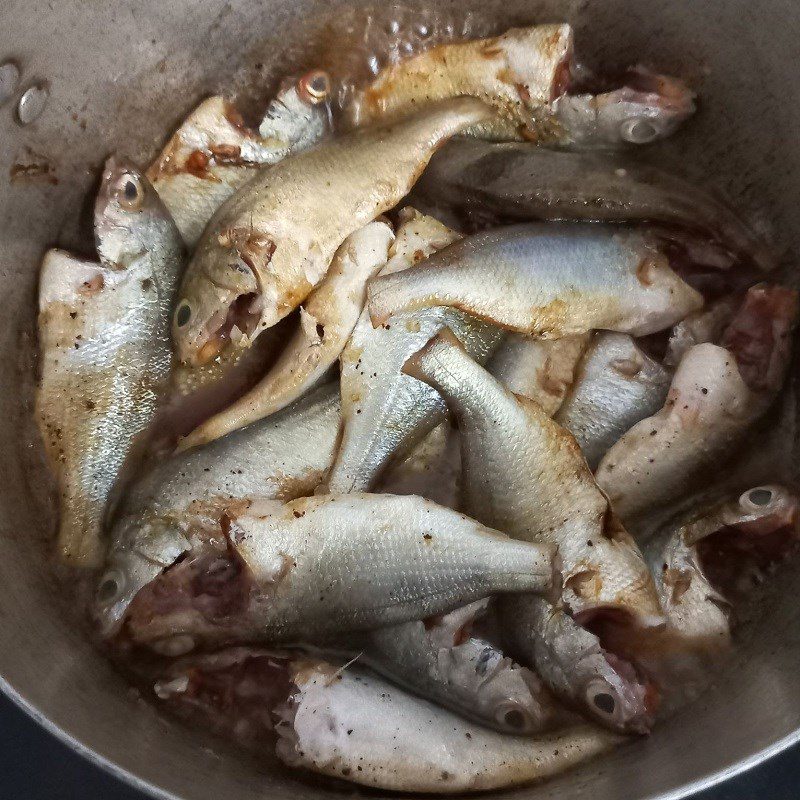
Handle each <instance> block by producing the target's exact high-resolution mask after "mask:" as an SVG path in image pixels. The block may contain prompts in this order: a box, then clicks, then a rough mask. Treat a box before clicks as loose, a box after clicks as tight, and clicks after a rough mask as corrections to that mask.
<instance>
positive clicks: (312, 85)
mask: <svg viewBox="0 0 800 800" xmlns="http://www.w3.org/2000/svg"><path fill="white" fill-rule="evenodd" d="M298 88H299V93H300V95H301V97H302V98H303V99H304V100H306V101H307V102H309V103H311V104H312V105H317V104H319V103H321V102H323V101H324V100H326V99H327V97H328V95H329V94H330V92H331V79H330V76H329V75H328V73H327V72H323V71H322V70H315V71H314V72H309V73H308V74H307V75H304V76H303V77H302V78H301V79H300V81H299V87H298Z"/></svg>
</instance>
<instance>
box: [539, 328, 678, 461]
mask: <svg viewBox="0 0 800 800" xmlns="http://www.w3.org/2000/svg"><path fill="white" fill-rule="evenodd" d="M556 341H558V340H556ZM671 380H672V372H671V370H668V369H666V368H665V367H664V366H663V365H662V364H659V363H658V362H657V361H655V360H654V359H652V358H650V357H649V356H648V355H647V353H645V352H644V350H642V348H641V347H639V346H638V345H637V344H636V340H635V339H633V337H631V336H629V335H628V334H625V333H611V332H608V331H601V332H599V333H597V334H596V335H595V337H594V338H593V339H592V341H591V344H589V346H588V348H587V349H586V352H585V353H584V355H583V359H582V360H581V362H580V364H579V366H578V368H577V370H576V371H575V380H574V382H573V383H572V385H571V387H570V388H569V390H568V391H567V393H566V397H565V399H564V401H563V402H562V404H561V406H560V408H559V409H558V412H557V413H556V414H555V417H554V419H555V421H556V422H557V423H558V424H559V425H561V426H562V427H564V428H566V429H567V430H568V431H569V432H570V433H571V434H572V435H573V436H574V437H575V441H576V442H577V443H578V446H579V447H580V448H581V452H582V453H583V456H584V458H585V459H586V461H587V463H588V464H589V467H590V469H595V468H596V467H597V465H598V463H599V462H600V459H601V458H602V457H603V456H604V455H605V453H606V451H607V450H608V449H609V448H610V447H611V446H612V445H613V444H614V443H615V442H616V441H617V440H618V439H619V438H620V437H621V436H622V435H623V434H624V433H625V432H626V431H628V430H629V429H630V428H632V427H633V426H634V425H635V424H636V423H637V422H639V421H640V420H642V419H645V418H646V417H649V416H651V415H652V414H654V413H655V412H656V411H658V409H660V408H661V406H663V405H664V401H665V400H666V398H667V392H668V391H669V386H670V382H671Z"/></svg>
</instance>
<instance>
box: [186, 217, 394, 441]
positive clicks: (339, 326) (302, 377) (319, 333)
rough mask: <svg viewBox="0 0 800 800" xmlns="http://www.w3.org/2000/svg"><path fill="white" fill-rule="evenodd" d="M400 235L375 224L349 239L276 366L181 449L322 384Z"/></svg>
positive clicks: (241, 424)
mask: <svg viewBox="0 0 800 800" xmlns="http://www.w3.org/2000/svg"><path fill="white" fill-rule="evenodd" d="M393 239H394V233H393V232H392V229H391V227H390V226H389V225H388V224H386V223H385V222H371V223H369V224H368V225H366V226H364V227H363V228H361V229H360V230H358V231H356V232H355V233H353V234H351V235H350V236H348V237H347V239H345V240H344V242H343V243H342V246H341V247H340V248H339V249H338V250H337V251H336V255H335V256H334V257H333V262H332V263H331V266H330V269H329V270H328V274H327V275H326V276H325V278H324V279H323V280H322V282H321V283H320V284H319V286H317V288H316V289H315V290H314V291H313V292H312V293H311V294H310V295H309V297H308V300H307V301H306V302H305V304H304V305H303V306H301V307H300V324H299V326H298V329H297V331H296V332H295V333H294V335H293V336H292V337H291V339H290V340H289V341H288V342H287V343H286V346H285V347H284V349H283V351H282V353H281V355H280V356H279V357H278V360H277V361H276V362H275V364H274V365H273V367H272V368H271V369H270V370H269V371H268V372H267V374H266V375H264V377H263V378H262V379H261V380H260V381H258V383H256V385H255V386H254V387H253V388H252V389H250V390H249V391H248V392H246V393H245V394H244V395H243V396H242V397H241V398H239V399H238V400H236V401H235V402H234V403H232V404H231V405H229V406H228V407H227V408H225V409H224V410H223V411H220V412H219V413H217V414H215V415H214V416H213V417H211V418H210V419H208V420H206V421H205V422H203V423H202V424H201V425H199V426H198V427H197V428H195V429H194V430H193V431H192V432H191V433H190V434H189V435H188V436H186V437H185V438H184V439H183V440H182V441H181V443H180V448H181V449H187V448H189V447H195V446H196V445H199V444H205V443H206V442H211V441H213V440H214V439H218V438H219V437H220V436H225V435H226V434H228V433H230V432H231V431H235V430H237V429H239V428H243V427H244V426H245V425H250V424H251V423H253V422H256V421H257V420H259V419H262V418H263V417H268V416H269V415H270V414H274V413H275V412H276V411H280V410H281V409H282V408H284V407H285V406H286V405H288V404H289V403H291V402H292V401H293V400H296V399H297V398H298V397H300V396H301V395H302V394H303V393H304V392H305V391H307V390H308V389H309V388H310V387H312V386H314V385H315V384H317V383H318V382H319V381H320V380H321V379H322V378H323V376H324V375H325V374H326V373H327V372H328V370H329V369H330V368H331V367H332V366H333V364H334V363H335V362H336V360H337V359H338V358H339V355H340V354H341V352H342V350H343V349H344V347H345V345H346V344H347V341H348V339H349V337H350V334H351V333H352V330H353V328H354V327H355V324H356V322H357V321H358V318H359V316H360V314H361V311H362V309H363V307H364V298H365V296H366V290H367V287H366V283H367V281H368V280H369V278H371V277H372V276H373V275H374V274H375V273H376V272H377V271H378V270H379V269H381V268H382V267H383V266H384V265H385V264H386V261H387V259H388V252H389V245H390V244H391V242H392V241H393Z"/></svg>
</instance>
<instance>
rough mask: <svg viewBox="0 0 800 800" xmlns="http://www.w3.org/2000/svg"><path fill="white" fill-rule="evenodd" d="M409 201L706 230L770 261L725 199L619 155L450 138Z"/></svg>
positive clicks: (476, 216)
mask: <svg viewBox="0 0 800 800" xmlns="http://www.w3.org/2000/svg"><path fill="white" fill-rule="evenodd" d="M413 202H416V203H418V204H419V206H420V208H422V210H425V209H426V207H427V204H431V205H433V206H434V207H435V206H443V207H444V208H448V209H452V210H454V211H457V212H460V214H461V215H462V216H464V217H466V218H467V219H471V220H472V221H474V222H479V223H485V222H492V223H494V224H496V223H497V222H516V221H527V220H534V219H544V220H593V221H606V222H624V221H646V222H652V223H658V224H664V225H668V226H671V227H672V226H674V227H679V228H682V229H687V230H689V231H692V232H696V233H698V234H700V235H702V236H704V237H708V238H710V239H711V240H713V241H714V242H716V243H718V244H719V245H720V246H721V247H723V248H724V249H727V250H730V251H732V252H733V253H736V254H739V255H742V256H744V257H746V258H749V259H752V260H753V261H754V262H755V263H756V264H757V265H758V266H759V267H761V268H762V269H772V268H774V267H775V266H776V263H777V261H776V258H775V256H774V254H773V253H772V252H771V251H770V249H769V248H768V247H767V246H766V245H765V243H764V242H763V241H762V240H761V238H760V237H759V236H758V234H756V233H755V231H753V230H752V228H751V227H750V226H749V225H748V223H747V222H746V221H745V220H744V219H743V218H742V217H741V215H740V214H739V213H738V212H737V211H736V210H734V209H733V207H732V206H731V205H730V204H729V203H728V202H726V201H725V200H724V199H721V198H719V197H717V195H716V194H715V193H712V192H708V191H706V190H704V189H702V188H700V187H698V186H696V185H695V184H694V183H692V182H691V181H688V180H686V179H685V178H682V177H680V176H679V175H676V174H673V173H670V172H667V171H665V170H661V169H658V168H656V167H652V166H650V165H648V164H646V163H644V162H643V161H641V160H636V159H633V158H630V157H625V156H622V155H615V156H608V155H603V156H601V155H599V154H595V153H578V152H556V151H553V150H547V149H546V148H542V147H537V146H536V145H534V144H528V143H521V144H515V143H509V144H490V143H488V142H481V141H478V140H471V139H456V140H454V141H452V142H449V143H448V144H447V146H446V147H444V148H443V149H442V150H441V151H440V152H439V153H437V154H436V156H434V158H433V159H432V160H431V163H430V165H429V167H428V169H427V170H426V171H425V174H424V175H423V176H422V178H421V180H420V181H419V183H418V184H417V185H416V187H415V189H414V196H413Z"/></svg>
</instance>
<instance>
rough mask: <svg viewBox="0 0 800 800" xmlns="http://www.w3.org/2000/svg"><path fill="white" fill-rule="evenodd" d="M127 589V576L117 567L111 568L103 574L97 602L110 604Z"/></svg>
mask: <svg viewBox="0 0 800 800" xmlns="http://www.w3.org/2000/svg"><path fill="white" fill-rule="evenodd" d="M124 589H125V576H124V575H123V574H122V573H121V572H120V571H119V570H116V569H111V570H109V571H108V572H106V574H105V575H103V578H102V580H101V581H100V585H99V586H98V587H97V602H98V603H100V604H101V605H108V604H109V603H113V602H114V601H115V600H117V599H118V598H119V596H120V595H121V594H122V592H123V590H124Z"/></svg>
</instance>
